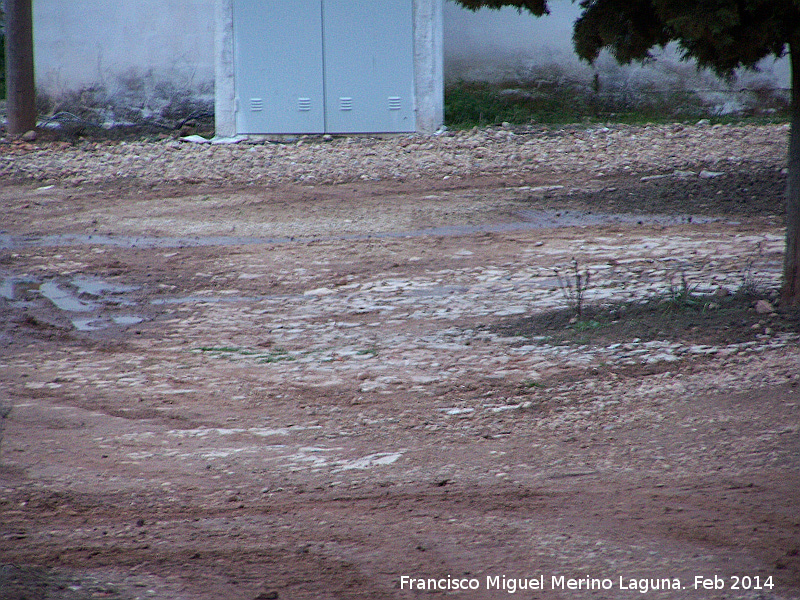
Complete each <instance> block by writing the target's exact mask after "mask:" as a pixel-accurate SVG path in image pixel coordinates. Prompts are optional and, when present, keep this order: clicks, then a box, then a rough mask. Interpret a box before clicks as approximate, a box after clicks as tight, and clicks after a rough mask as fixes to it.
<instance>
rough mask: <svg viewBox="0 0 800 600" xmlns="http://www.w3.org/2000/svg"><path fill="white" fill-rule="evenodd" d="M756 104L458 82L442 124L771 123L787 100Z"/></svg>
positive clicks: (682, 94) (449, 92)
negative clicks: (728, 110) (739, 109)
mask: <svg viewBox="0 0 800 600" xmlns="http://www.w3.org/2000/svg"><path fill="white" fill-rule="evenodd" d="M757 106H758V108H757V109H756V108H753V109H748V110H747V111H746V112H744V113H741V114H731V115H724V116H723V115H715V114H714V107H712V106H709V105H707V104H704V103H703V102H702V100H701V99H700V98H699V97H698V96H697V94H695V93H693V92H691V91H674V92H666V93H661V92H654V91H648V90H642V91H641V92H640V93H632V92H624V93H623V92H614V91H604V90H593V89H591V88H588V87H586V86H582V85H577V84H569V83H545V84H541V83H539V84H533V83H529V84H525V83H520V82H507V83H500V84H489V83H478V82H475V83H473V82H459V83H454V84H450V85H448V86H447V87H446V89H445V108H444V114H445V124H446V125H447V126H448V127H450V128H453V129H468V128H470V127H483V126H491V125H500V124H501V123H504V122H507V123H510V124H513V125H526V124H531V123H538V124H543V125H551V124H552V125H556V124H567V123H609V122H614V123H627V124H645V123H673V122H676V121H677V122H693V121H697V120H698V119H701V118H707V119H709V120H710V121H711V122H712V123H714V124H716V123H723V124H724V123H738V122H741V121H743V120H745V121H746V122H748V123H751V122H752V123H775V122H781V123H782V122H785V121H787V120H788V118H789V116H788V105H783V104H781V102H780V101H778V100H776V99H769V98H761V99H759V101H758V103H757Z"/></svg>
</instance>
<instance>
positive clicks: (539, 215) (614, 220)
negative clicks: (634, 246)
mask: <svg viewBox="0 0 800 600" xmlns="http://www.w3.org/2000/svg"><path fill="white" fill-rule="evenodd" d="M517 215H518V216H519V217H520V218H522V219H523V220H524V221H525V223H526V224H528V225H529V226H530V228H532V229H547V228H557V227H582V226H590V225H616V224H622V225H645V224H647V225H685V224H687V223H700V224H703V223H716V222H718V221H719V220H720V219H717V218H714V217H701V216H697V215H650V214H642V215H635V214H630V213H594V212H583V211H571V210H520V211H518V212H517Z"/></svg>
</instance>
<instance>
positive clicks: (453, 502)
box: [0, 165, 800, 600]
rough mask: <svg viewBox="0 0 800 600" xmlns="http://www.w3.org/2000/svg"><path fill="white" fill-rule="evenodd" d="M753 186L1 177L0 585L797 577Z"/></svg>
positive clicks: (4, 588) (200, 590)
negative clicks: (580, 285)
mask: <svg viewBox="0 0 800 600" xmlns="http://www.w3.org/2000/svg"><path fill="white" fill-rule="evenodd" d="M697 171H698V172H699V171H700V168H698V169H697ZM784 186H785V175H783V174H782V173H781V171H780V170H779V169H775V168H766V167H759V166H758V165H754V166H752V167H748V168H743V169H742V170H740V171H739V172H735V173H734V172H729V173H726V174H724V175H714V174H712V175H710V176H709V177H706V178H699V177H696V176H693V177H689V176H686V175H683V174H680V173H678V174H673V175H669V176H663V177H660V176H659V177H644V179H643V178H642V176H640V175H636V174H631V175H627V176H626V175H619V176H613V177H605V178H602V179H591V178H589V177H588V176H587V177H586V178H584V179H581V178H580V177H577V178H576V177H575V176H573V175H570V176H569V177H568V178H567V176H565V175H560V174H552V175H548V174H546V173H545V174H542V173H538V174H536V175H531V176H529V177H528V178H527V179H526V178H524V177H520V176H517V177H515V178H514V181H513V184H509V182H508V181H505V180H504V179H503V178H502V177H500V176H492V177H483V178H472V179H459V180H458V181H444V180H442V179H437V180H434V179H430V180H429V179H419V180H414V181H408V182H392V181H383V182H360V183H353V184H342V185H317V186H303V185H289V184H286V185H279V186H272V187H270V186H226V185H224V184H216V185H206V184H202V183H200V184H194V185H180V186H178V185H176V186H165V187H162V188H160V189H151V188H150V187H142V186H137V185H136V183H135V182H130V181H120V182H117V183H113V184H107V185H98V186H95V187H91V186H84V187H68V186H62V185H59V184H54V185H42V184H32V183H28V182H24V181H23V182H10V181H6V182H5V183H3V184H2V185H0V204H1V205H2V206H1V208H0V209H1V210H2V212H3V216H2V225H0V228H2V231H1V232H0V276H1V277H2V279H1V280H0V313H1V314H2V325H0V327H2V331H0V373H1V374H0V394H1V395H0V415H1V416H2V418H1V419H0V424H2V428H1V429H0V436H1V437H0V597H2V598H3V599H4V600H5V599H14V600H21V599H23V598H25V599H28V600H34V599H44V598H47V599H59V600H61V599H64V600H79V599H80V600H83V599H89V598H114V599H124V600H132V599H134V598H141V599H145V598H157V599H170V600H172V599H175V600H178V599H180V600H198V599H200V600H206V599H207V600H212V599H213V600H219V599H224V600H256V599H259V600H265V599H268V598H280V599H286V600H300V599H311V598H314V599H323V598H324V599H327V598H331V599H333V598H340V599H350V598H370V599H379V598H416V597H428V595H430V594H433V595H435V596H448V597H461V598H505V597H509V596H512V597H522V598H528V599H531V598H547V599H551V598H552V599H556V598H583V597H587V598H625V597H630V598H635V597H639V596H640V595H642V594H644V595H647V596H655V597H658V598H746V599H753V600H755V599H789V598H800V491H799V490H800V435H798V434H799V433H800V422H799V419H798V416H799V415H800V408H799V407H798V399H799V398H800V396H799V394H800V392H798V383H800V370H798V366H799V365H800V348H798V339H800V338H799V337H798V334H799V333H800V323H798V317H797V313H796V312H792V311H781V310H777V309H776V310H774V311H770V310H769V309H764V308H763V306H765V305H764V304H763V303H762V305H761V306H762V310H761V311H760V312H757V311H756V310H755V306H756V302H757V301H758V300H765V301H773V300H774V297H773V296H774V291H775V289H776V288H777V286H778V284H779V276H780V267H781V253H782V249H783V222H782V194H783V189H784ZM573 261H574V262H573ZM576 267H577V269H578V272H579V273H585V272H586V271H588V272H589V273H590V280H589V283H588V285H587V286H586V289H585V292H584V293H583V297H582V298H581V305H582V308H586V312H584V313H582V315H581V316H580V317H578V316H577V315H575V314H574V313H575V312H576V308H577V307H576V299H575V297H574V292H575V289H574V286H575V281H574V278H573V276H574V272H575V271H574V269H575V268H576ZM556 270H558V272H559V275H560V276H561V281H560V282H559V277H558V276H557V275H556ZM584 281H585V280H584ZM570 291H572V292H573V297H572V300H570ZM643 302H645V305H646V306H647V307H649V308H648V310H635V307H636V306H643V304H642V303H643ZM659 307H660V308H659ZM654 319H656V321H654ZM673 325H674V327H673ZM463 585H466V586H473V588H475V589H467V590H462V589H456V588H457V587H458V586H463ZM537 586H541V588H542V589H537ZM665 587H666V588H667V589H666V590H664V589H663V588H665ZM678 587H679V588H680V589H675V588H678ZM519 588H523V589H519ZM587 588H589V589H587ZM597 588H600V589H597ZM653 588H661V589H657V590H654V589H653Z"/></svg>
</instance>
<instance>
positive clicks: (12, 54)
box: [5, 0, 36, 134]
mask: <svg viewBox="0 0 800 600" xmlns="http://www.w3.org/2000/svg"><path fill="white" fill-rule="evenodd" d="M5 13H6V30H5V35H6V99H7V110H8V132H9V133H14V134H16V133H25V132H26V131H28V130H30V129H33V128H34V127H36V88H35V82H34V75H33V15H32V11H31V0H5Z"/></svg>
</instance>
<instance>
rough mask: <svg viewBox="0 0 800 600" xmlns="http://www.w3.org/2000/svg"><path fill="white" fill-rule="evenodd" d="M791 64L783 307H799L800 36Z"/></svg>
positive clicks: (797, 36) (794, 42)
mask: <svg viewBox="0 0 800 600" xmlns="http://www.w3.org/2000/svg"><path fill="white" fill-rule="evenodd" d="M789 50H790V56H791V63H792V105H791V119H792V124H791V133H790V134H789V136H790V137H789V182H788V184H787V186H786V254H785V256H784V259H783V289H782V290H781V304H783V305H788V306H794V305H798V304H800V32H798V34H797V35H796V36H795V39H794V40H792V44H791V46H790V48H789Z"/></svg>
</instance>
